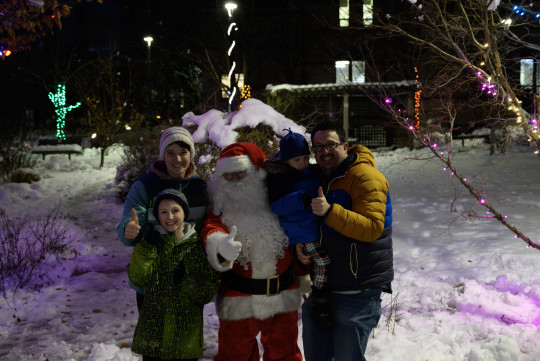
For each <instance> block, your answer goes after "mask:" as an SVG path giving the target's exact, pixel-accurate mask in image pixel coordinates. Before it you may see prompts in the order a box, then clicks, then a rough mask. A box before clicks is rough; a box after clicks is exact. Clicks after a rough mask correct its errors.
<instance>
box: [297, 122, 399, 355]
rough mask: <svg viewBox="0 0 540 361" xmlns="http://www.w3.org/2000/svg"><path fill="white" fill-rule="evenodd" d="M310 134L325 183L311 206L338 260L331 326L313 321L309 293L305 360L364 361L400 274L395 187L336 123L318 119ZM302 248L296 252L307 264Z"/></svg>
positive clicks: (332, 271) (332, 275)
mask: <svg viewBox="0 0 540 361" xmlns="http://www.w3.org/2000/svg"><path fill="white" fill-rule="evenodd" d="M311 140H312V143H313V147H312V148H313V152H314V153H315V160H316V162H317V165H318V170H319V171H320V178H321V183H322V185H323V187H321V188H319V196H318V197H317V198H314V199H313V200H312V202H311V208H312V210H313V213H314V214H316V215H319V216H323V217H324V218H323V222H322V225H321V245H322V248H324V249H325V250H326V251H327V253H328V256H329V257H330V261H331V263H332V267H330V268H329V270H328V287H329V289H330V291H331V292H330V314H331V318H332V321H333V324H332V325H331V326H330V327H321V326H318V325H317V324H315V323H314V322H313V320H312V319H311V317H310V312H309V310H310V309H311V297H309V298H308V300H307V301H306V302H305V303H304V304H303V306H302V322H303V339H304V356H305V358H306V360H307V361H328V360H332V357H333V358H334V360H335V361H353V360H354V361H358V360H365V357H364V354H365V351H366V347H367V341H368V338H369V335H370V333H371V330H372V329H373V328H374V327H375V326H376V325H377V323H378V322H379V318H380V316H381V293H382V292H391V282H392V280H393V279H394V270H393V251H392V206H391V201H390V194H389V186H388V182H387V181H386V178H385V177H384V176H383V175H382V173H381V172H379V171H378V170H377V169H376V168H375V160H374V157H373V154H372V153H371V151H370V150H369V149H368V148H366V147H364V146H362V145H356V146H353V147H349V145H348V143H347V142H346V139H344V132H343V129H341V128H340V127H338V126H336V124H335V123H334V122H325V123H322V124H319V125H317V126H316V127H315V128H314V129H313V131H312V133H311ZM301 246H302V245H298V246H297V254H298V258H299V259H300V260H301V261H302V262H303V263H306V264H307V263H309V262H310V259H309V257H306V256H305V255H304V254H303V253H302V249H301Z"/></svg>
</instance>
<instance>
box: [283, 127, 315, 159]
mask: <svg viewBox="0 0 540 361" xmlns="http://www.w3.org/2000/svg"><path fill="white" fill-rule="evenodd" d="M283 130H288V131H289V134H287V135H286V136H284V137H283V138H281V140H280V141H279V159H281V160H282V161H286V160H289V159H291V158H294V157H298V156H301V155H309V145H308V142H307V141H306V138H304V136H303V135H302V134H300V133H294V132H293V131H292V130H291V128H289V129H283Z"/></svg>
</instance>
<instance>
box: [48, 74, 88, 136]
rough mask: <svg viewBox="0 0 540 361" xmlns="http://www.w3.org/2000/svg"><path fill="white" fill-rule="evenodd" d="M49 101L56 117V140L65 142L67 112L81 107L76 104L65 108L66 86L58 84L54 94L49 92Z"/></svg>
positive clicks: (78, 103)
mask: <svg viewBox="0 0 540 361" xmlns="http://www.w3.org/2000/svg"><path fill="white" fill-rule="evenodd" d="M48 95H49V99H50V100H51V102H52V103H53V105H54V112H55V113H56V115H57V119H56V138H58V139H62V140H65V139H66V133H65V132H64V129H65V127H66V115H67V113H68V112H69V111H71V110H73V109H75V108H77V107H78V106H80V105H81V103H80V102H77V103H76V104H75V105H68V106H66V86H65V84H58V86H57V88H56V93H52V92H50V93H49V94H48Z"/></svg>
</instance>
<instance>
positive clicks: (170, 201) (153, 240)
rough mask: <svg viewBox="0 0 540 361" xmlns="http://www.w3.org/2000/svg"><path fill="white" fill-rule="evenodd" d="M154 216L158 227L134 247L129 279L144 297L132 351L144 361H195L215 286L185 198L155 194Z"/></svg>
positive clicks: (176, 193)
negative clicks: (204, 316)
mask: <svg viewBox="0 0 540 361" xmlns="http://www.w3.org/2000/svg"><path fill="white" fill-rule="evenodd" d="M153 212H154V217H155V218H156V219H159V223H160V225H161V226H157V227H156V228H155V229H153V230H151V231H150V232H148V234H147V235H146V236H145V238H143V240H142V241H141V242H139V243H138V244H137V245H136V246H135V248H134V249H133V254H132V255H131V261H130V263H129V265H128V276H129V280H130V281H131V282H132V283H133V284H134V285H135V286H137V287H141V288H144V290H145V299H144V303H143V305H142V309H141V311H140V314H139V320H138V323H137V327H136V329H135V336H134V337H133V345H132V346H131V349H132V351H133V352H136V353H139V354H142V355H143V360H144V361H150V360H152V361H154V360H155V361H157V360H197V359H198V358H199V357H201V356H202V353H203V307H204V304H206V303H208V302H210V301H211V300H212V298H213V297H214V295H215V294H216V292H217V289H218V287H219V275H218V273H217V272H216V271H214V269H213V268H212V267H210V265H209V264H208V261H207V259H206V253H205V251H204V249H203V245H202V241H201V239H200V238H199V236H198V235H197V233H196V231H195V225H194V224H193V223H184V219H186V218H187V217H188V216H189V205H188V202H187V200H186V197H185V196H184V194H182V193H181V192H179V191H177V190H175V189H166V190H164V191H162V192H160V193H159V194H158V195H157V197H156V201H155V204H154V209H153Z"/></svg>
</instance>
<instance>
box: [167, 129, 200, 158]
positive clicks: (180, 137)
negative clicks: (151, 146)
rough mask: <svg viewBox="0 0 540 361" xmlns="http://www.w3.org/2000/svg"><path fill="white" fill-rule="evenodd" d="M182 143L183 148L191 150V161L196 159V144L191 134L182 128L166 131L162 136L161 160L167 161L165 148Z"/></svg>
mask: <svg viewBox="0 0 540 361" xmlns="http://www.w3.org/2000/svg"><path fill="white" fill-rule="evenodd" d="M176 142H180V143H183V144H179V146H180V147H181V148H186V149H189V156H190V157H191V160H193V158H194V157H195V144H194V142H193V137H192V136H191V133H190V132H189V131H188V130H187V129H185V128H182V127H170V128H167V129H165V131H164V132H163V134H161V141H160V142H159V158H160V159H161V160H165V148H167V146H168V145H170V144H172V143H176Z"/></svg>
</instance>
